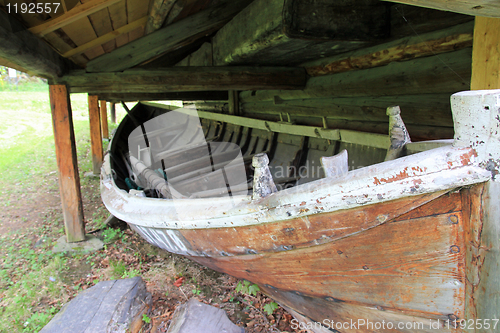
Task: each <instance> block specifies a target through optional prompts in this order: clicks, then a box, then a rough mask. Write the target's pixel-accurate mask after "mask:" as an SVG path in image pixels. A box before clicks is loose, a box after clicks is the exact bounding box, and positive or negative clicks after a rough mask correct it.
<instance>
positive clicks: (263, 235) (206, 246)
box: [157, 192, 460, 257]
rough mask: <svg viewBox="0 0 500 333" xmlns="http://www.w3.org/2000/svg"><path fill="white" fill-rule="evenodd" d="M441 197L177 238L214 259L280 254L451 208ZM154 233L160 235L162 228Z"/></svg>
mask: <svg viewBox="0 0 500 333" xmlns="http://www.w3.org/2000/svg"><path fill="white" fill-rule="evenodd" d="M443 194H444V193H443V192H438V193H432V194H425V195H421V196H418V197H415V198H404V199H398V200H395V201H391V202H385V203H381V204H376V205H367V206H366V207H362V208H359V209H356V210H341V211H337V212H332V213H324V214H317V215H315V216H309V217H304V218H295V219H291V220H286V221H279V222H274V223H263V224H259V225H255V226H248V227H237V228H211V229H187V230H179V231H178V233H179V237H181V238H183V239H185V240H186V241H187V242H188V243H189V244H191V248H192V250H194V251H197V252H198V253H205V254H206V255H208V256H214V257H218V256H220V254H221V253H223V252H224V253H226V254H227V255H231V256H237V255H245V254H257V253H258V254H260V253H269V252H280V251H284V250H291V249H292V248H293V249H295V250H296V249H300V248H307V247H310V246H315V245H319V244H324V243H329V242H335V241H337V240H340V239H343V238H346V237H354V235H356V234H358V233H360V232H363V231H364V230H368V229H371V228H375V227H377V226H379V225H381V224H383V223H388V222H391V221H394V220H404V219H403V218H402V216H404V215H406V214H410V213H411V212H412V210H414V209H416V208H418V207H424V209H425V207H427V208H429V207H430V205H429V203H432V202H434V201H436V202H438V204H437V205H439V203H441V204H443V203H446V204H447V206H451V205H452V204H451V203H449V202H448V201H449V200H446V199H447V198H446V197H444V198H443V199H441V198H440V196H442V195H443ZM454 199H457V198H454ZM455 201H456V200H455ZM458 201H460V196H458ZM430 208H434V207H430ZM426 211H427V210H426ZM419 212H421V210H419ZM157 230H159V232H161V229H157ZM236 238H237V239H239V241H238V242H237V243H235V242H234V239H236Z"/></svg>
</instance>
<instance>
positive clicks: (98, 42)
mask: <svg viewBox="0 0 500 333" xmlns="http://www.w3.org/2000/svg"><path fill="white" fill-rule="evenodd" d="M146 20H147V17H146V16H144V17H143V18H140V19H138V20H137V21H134V22H132V23H130V24H127V25H124V26H122V27H120V28H118V29H116V30H113V31H111V32H109V33H107V34H105V35H103V36H101V37H99V38H96V39H93V40H91V41H90V42H87V43H85V44H83V45H80V46H78V47H76V48H74V49H72V50H70V51H68V52H65V53H64V54H63V57H66V58H68V57H71V56H74V55H77V54H81V53H83V52H85V51H87V50H88V49H91V48H93V47H96V46H99V45H102V44H104V43H106V42H109V41H112V40H114V39H117V38H118V37H120V36H122V35H123V34H126V33H128V32H130V31H132V30H134V29H136V28H137V27H141V26H144V25H145V24H146Z"/></svg>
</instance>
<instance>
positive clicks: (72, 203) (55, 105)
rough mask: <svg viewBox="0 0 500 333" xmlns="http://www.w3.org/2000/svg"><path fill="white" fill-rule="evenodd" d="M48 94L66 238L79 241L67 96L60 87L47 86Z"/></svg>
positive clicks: (81, 228)
mask: <svg viewBox="0 0 500 333" xmlns="http://www.w3.org/2000/svg"><path fill="white" fill-rule="evenodd" d="M49 94H50V107H51V110H52V125H53V128H54V139H55V143H56V144H55V147H56V159H57V167H58V169H59V192H60V195H61V202H62V210H63V217H64V227H65V231H66V239H67V241H68V242H79V241H82V240H85V222H84V219H83V205H82V196H81V192H80V176H79V174H78V160H77V157H76V145H75V133H74V130H73V120H72V113H71V104H70V99H69V94H68V91H67V89H66V87H65V86H64V85H50V86H49Z"/></svg>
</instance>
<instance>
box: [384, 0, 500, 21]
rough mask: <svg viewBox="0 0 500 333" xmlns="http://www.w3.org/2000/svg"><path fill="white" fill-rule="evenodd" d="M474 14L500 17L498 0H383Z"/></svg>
mask: <svg viewBox="0 0 500 333" xmlns="http://www.w3.org/2000/svg"><path fill="white" fill-rule="evenodd" d="M383 1H389V2H397V3H403V4H406V5H412V6H417V7H425V8H431V9H438V10H444V11H447V12H455V13H460V14H466V15H472V16H487V17H500V2H499V1H498V0H383Z"/></svg>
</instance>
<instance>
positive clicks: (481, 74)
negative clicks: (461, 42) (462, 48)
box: [471, 9, 500, 90]
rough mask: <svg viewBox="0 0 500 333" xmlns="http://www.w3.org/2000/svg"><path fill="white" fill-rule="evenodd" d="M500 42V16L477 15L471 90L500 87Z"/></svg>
mask: <svg viewBox="0 0 500 333" xmlns="http://www.w3.org/2000/svg"><path fill="white" fill-rule="evenodd" d="M499 11H500V9H499ZM499 44H500V18H487V17H476V21H475V26H474V46H473V48H472V77H471V90H483V89H500V47H499Z"/></svg>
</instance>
